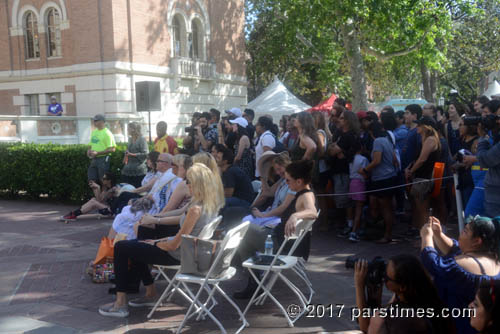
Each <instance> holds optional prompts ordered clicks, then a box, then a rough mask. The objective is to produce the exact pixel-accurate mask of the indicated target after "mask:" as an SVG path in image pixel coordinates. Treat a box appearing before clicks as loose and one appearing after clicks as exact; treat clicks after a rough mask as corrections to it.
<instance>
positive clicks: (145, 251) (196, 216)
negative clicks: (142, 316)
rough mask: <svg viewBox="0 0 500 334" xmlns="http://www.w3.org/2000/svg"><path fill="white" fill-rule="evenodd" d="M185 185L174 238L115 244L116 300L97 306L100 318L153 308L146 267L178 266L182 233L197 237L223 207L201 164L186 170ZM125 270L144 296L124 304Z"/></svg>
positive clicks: (212, 177) (153, 292) (213, 178)
mask: <svg viewBox="0 0 500 334" xmlns="http://www.w3.org/2000/svg"><path fill="white" fill-rule="evenodd" d="M186 183H187V185H188V187H189V191H190V193H191V196H192V199H191V203H190V204H189V208H188V210H187V212H186V214H184V215H183V216H182V218H181V221H180V226H181V228H180V230H179V232H178V233H177V234H176V235H175V236H174V237H168V238H164V239H159V240H144V241H137V240H130V241H120V242H118V243H116V245H115V249H114V252H115V253H114V268H115V276H116V286H117V288H116V290H117V293H116V301H115V302H114V303H110V304H107V305H104V306H102V307H100V308H99V313H100V314H101V315H104V316H109V317H119V318H125V317H127V316H128V315H129V311H128V305H130V306H132V307H143V306H153V305H154V304H155V303H156V300H157V297H158V296H157V293H156V290H155V287H154V284H153V277H152V276H151V272H150V270H149V267H148V264H163V265H176V264H179V263H180V259H181V256H180V245H181V236H182V235H183V234H187V235H193V236H197V235H198V234H199V233H200V231H201V230H202V229H203V227H204V226H205V225H206V224H207V223H209V222H210V221H211V220H213V219H214V218H215V217H216V216H217V215H218V213H219V210H220V209H221V208H222V206H223V205H224V191H223V188H222V186H221V184H219V182H218V180H217V178H216V174H214V173H212V171H211V170H210V169H208V168H207V167H206V166H205V165H203V164H200V163H196V164H194V165H193V166H192V167H191V168H189V170H188V171H187V175H186ZM129 262H130V269H129ZM129 271H134V273H133V274H135V275H137V277H139V278H140V279H141V280H142V282H143V284H144V286H145V287H146V295H145V297H142V298H138V299H135V300H131V301H129V302H128V304H127V294H126V291H127V286H128V281H127V280H128V278H130V277H131V276H134V275H131V274H130V273H129Z"/></svg>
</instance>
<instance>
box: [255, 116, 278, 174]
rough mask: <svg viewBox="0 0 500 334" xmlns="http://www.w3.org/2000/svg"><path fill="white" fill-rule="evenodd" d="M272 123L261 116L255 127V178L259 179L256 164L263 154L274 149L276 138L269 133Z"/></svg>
mask: <svg viewBox="0 0 500 334" xmlns="http://www.w3.org/2000/svg"><path fill="white" fill-rule="evenodd" d="M272 127H273V121H271V120H270V119H269V118H268V117H266V116H261V117H259V119H258V120H257V124H256V125H255V133H256V134H257V136H258V138H257V143H256V144H255V163H256V165H255V177H257V178H258V177H260V173H259V169H258V168H257V163H258V161H259V159H260V157H261V156H262V154H264V152H267V151H271V150H273V149H274V148H275V147H276V142H277V140H276V138H275V137H274V135H273V134H272V132H271V129H272Z"/></svg>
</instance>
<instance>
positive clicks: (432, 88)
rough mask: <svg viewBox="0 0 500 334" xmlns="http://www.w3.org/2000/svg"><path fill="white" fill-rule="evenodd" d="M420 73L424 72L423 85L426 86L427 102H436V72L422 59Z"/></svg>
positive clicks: (425, 96) (425, 95)
mask: <svg viewBox="0 0 500 334" xmlns="http://www.w3.org/2000/svg"><path fill="white" fill-rule="evenodd" d="M420 73H421V74H422V86H423V87H424V99H425V100H427V102H430V103H435V102H436V101H435V100H436V99H435V96H436V73H435V72H434V71H433V72H432V73H431V71H430V70H429V69H428V68H427V66H426V65H425V62H424V60H423V59H422V60H421V61H420Z"/></svg>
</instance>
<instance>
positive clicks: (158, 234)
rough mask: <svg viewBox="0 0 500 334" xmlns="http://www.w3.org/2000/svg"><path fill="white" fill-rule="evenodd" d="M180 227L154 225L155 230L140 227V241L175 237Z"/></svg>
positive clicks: (138, 234) (138, 231)
mask: <svg viewBox="0 0 500 334" xmlns="http://www.w3.org/2000/svg"><path fill="white" fill-rule="evenodd" d="M179 228H180V227H179V225H158V224H156V225H154V226H153V228H149V227H146V226H142V225H140V226H139V228H138V230H137V239H138V240H147V239H152V240H155V239H161V238H165V237H170V236H174V235H176V234H177V232H179Z"/></svg>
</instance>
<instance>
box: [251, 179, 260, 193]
mask: <svg viewBox="0 0 500 334" xmlns="http://www.w3.org/2000/svg"><path fill="white" fill-rule="evenodd" d="M261 185H262V182H261V181H259V180H254V181H252V188H253V192H254V193H258V192H260V190H261Z"/></svg>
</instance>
